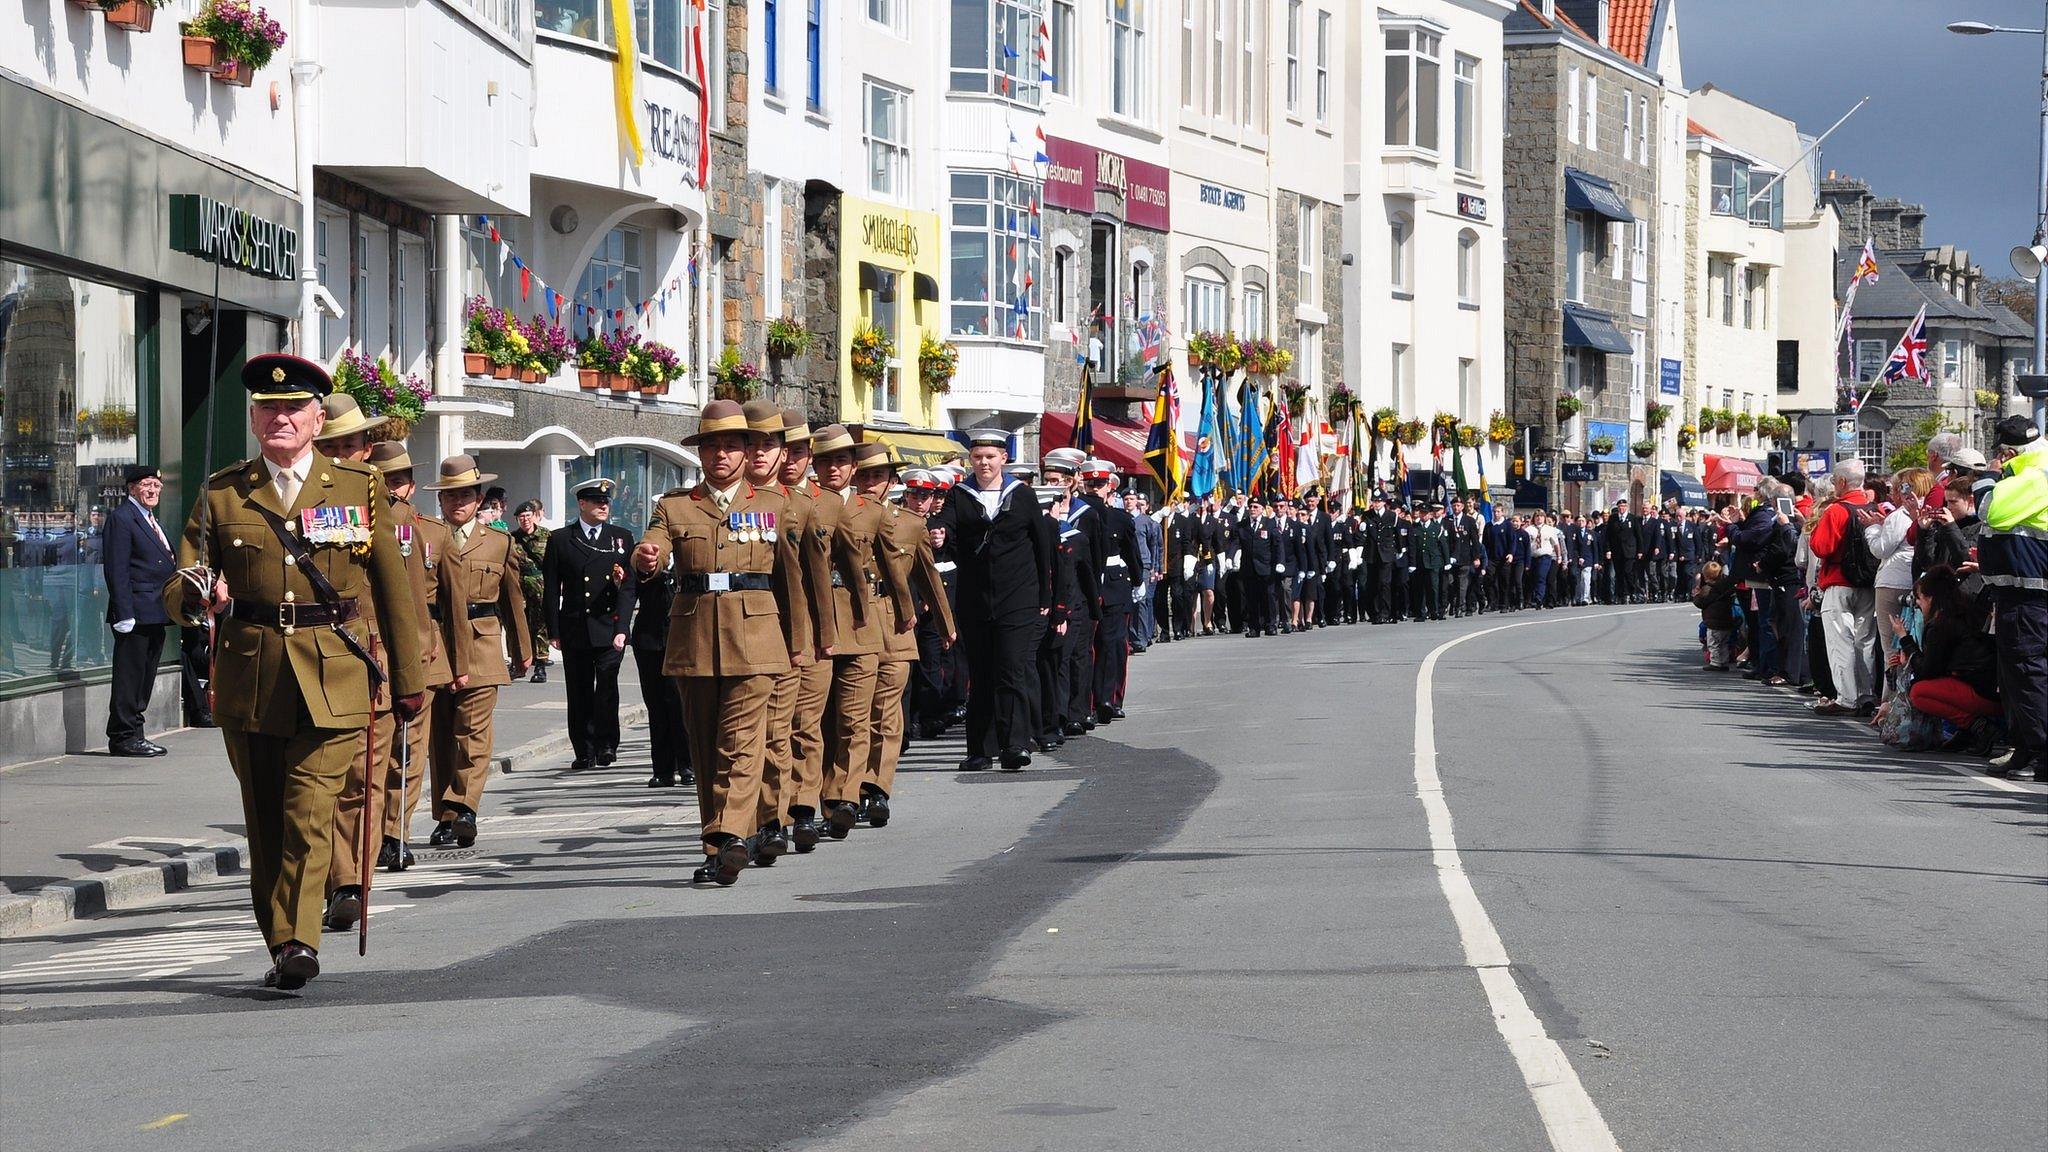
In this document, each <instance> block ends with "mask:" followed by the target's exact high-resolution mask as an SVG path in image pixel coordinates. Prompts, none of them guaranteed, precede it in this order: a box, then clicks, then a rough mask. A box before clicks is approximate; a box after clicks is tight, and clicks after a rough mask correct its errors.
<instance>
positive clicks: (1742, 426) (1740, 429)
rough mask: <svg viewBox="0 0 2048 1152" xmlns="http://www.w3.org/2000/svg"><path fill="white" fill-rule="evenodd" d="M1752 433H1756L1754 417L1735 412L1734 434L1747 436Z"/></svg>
mask: <svg viewBox="0 0 2048 1152" xmlns="http://www.w3.org/2000/svg"><path fill="white" fill-rule="evenodd" d="M1754 431H1756V417H1755V416H1752V415H1750V414H1749V413H1747V412H1737V413H1736V414H1735V434H1736V435H1738V436H1747V435H1749V434H1750V433H1752V432H1754Z"/></svg>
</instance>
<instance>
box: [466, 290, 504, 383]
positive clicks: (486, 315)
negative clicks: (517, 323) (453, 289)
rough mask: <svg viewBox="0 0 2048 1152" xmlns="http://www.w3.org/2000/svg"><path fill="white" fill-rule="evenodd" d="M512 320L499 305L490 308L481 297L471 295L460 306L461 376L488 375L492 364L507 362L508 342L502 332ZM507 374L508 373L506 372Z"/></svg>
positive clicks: (486, 301) (488, 303)
mask: <svg viewBox="0 0 2048 1152" xmlns="http://www.w3.org/2000/svg"><path fill="white" fill-rule="evenodd" d="M513 324H514V321H513V319H512V317H510V316H508V315H506V313H505V310H504V309H502V308H494V307H492V306H491V302H490V301H489V300H486V299H484V298H483V297H482V296H471V297H470V298H469V299H468V300H467V301H466V302H464V304H463V305H462V372H463V375H465V376H490V375H493V374H494V373H493V372H492V365H494V364H497V363H499V362H500V361H504V362H506V363H510V361H511V352H510V345H509V343H508V341H507V340H506V339H505V334H506V333H507V332H509V331H511V329H512V327H513ZM508 374H509V373H508Z"/></svg>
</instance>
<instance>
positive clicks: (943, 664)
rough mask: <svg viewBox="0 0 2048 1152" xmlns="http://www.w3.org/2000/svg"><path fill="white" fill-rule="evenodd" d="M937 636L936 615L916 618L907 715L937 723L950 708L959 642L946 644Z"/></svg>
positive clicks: (954, 687)
mask: <svg viewBox="0 0 2048 1152" xmlns="http://www.w3.org/2000/svg"><path fill="white" fill-rule="evenodd" d="M945 639H946V638H945V637H944V636H941V635H939V625H938V617H937V616H936V615H935V614H934V613H931V612H926V613H924V614H923V615H922V616H919V617H918V621H917V666H916V667H915V668H913V669H912V670H911V674H910V715H911V717H912V718H913V719H915V720H917V721H920V722H929V723H934V724H936V723H940V722H942V721H944V720H945V718H946V714H947V713H948V712H950V711H952V710H953V704H954V691H955V689H956V688H957V687H958V686H957V685H956V684H955V683H954V680H955V679H956V677H955V675H954V671H955V666H956V665H957V663H958V661H959V652H958V649H959V645H958V644H955V645H953V646H952V647H950V648H949V647H947V646H946V644H945Z"/></svg>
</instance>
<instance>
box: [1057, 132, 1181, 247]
mask: <svg viewBox="0 0 2048 1152" xmlns="http://www.w3.org/2000/svg"><path fill="white" fill-rule="evenodd" d="M1045 152H1046V155H1047V156H1048V157H1050V158H1051V163H1049V164H1047V165H1046V167H1045V202H1046V203H1047V204H1050V205H1051V206H1053V207H1054V208H1065V209H1068V210H1070V211H1074V212H1094V211H1096V210H1097V208H1098V205H1097V203H1096V194H1097V193H1098V192H1101V193H1107V194H1109V195H1110V196H1113V197H1115V198H1116V200H1117V201H1118V202H1119V203H1120V204H1121V206H1122V208H1121V212H1120V213H1119V214H1120V215H1121V216H1122V217H1123V219H1124V221H1125V222H1126V223H1130V224H1135V225H1137V226H1138V227H1140V228H1151V229H1154V230H1156V231H1160V232H1166V231H1170V230H1171V229H1172V213H1171V211H1170V210H1169V208H1168V205H1167V187H1168V185H1169V183H1170V182H1171V179H1172V178H1171V176H1170V175H1169V174H1168V173H1167V170H1166V169H1165V168H1164V167H1162V166H1161V165H1158V164H1149V163H1146V162H1145V161H1143V160H1133V159H1131V158H1130V157H1128V156H1124V155H1122V154H1120V153H1116V152H1111V151H1109V150H1107V149H1104V148H1096V147H1094V146H1092V145H1088V144H1082V143H1079V142H1077V141H1073V140H1063V139H1060V138H1059V137H1057V136H1050V137H1047V138H1046V141H1045Z"/></svg>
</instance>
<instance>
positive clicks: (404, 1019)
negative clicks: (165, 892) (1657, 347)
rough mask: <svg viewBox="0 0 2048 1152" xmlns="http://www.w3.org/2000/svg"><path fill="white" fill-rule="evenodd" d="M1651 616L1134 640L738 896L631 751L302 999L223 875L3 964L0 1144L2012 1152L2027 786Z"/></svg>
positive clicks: (2037, 966) (2026, 1085)
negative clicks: (1118, 687) (1996, 777)
mask: <svg viewBox="0 0 2048 1152" xmlns="http://www.w3.org/2000/svg"><path fill="white" fill-rule="evenodd" d="M1693 623H1694V617H1693V614H1692V613H1690V612H1688V611H1686V610H1683V609H1654V610H1649V611H1638V612H1634V613H1630V614H1616V613H1612V612H1599V611H1594V612H1566V613H1556V614H1546V615H1542V616H1537V615H1533V614H1522V615H1518V616H1513V617H1508V618H1506V619H1505V620H1503V619H1499V618H1494V617H1487V618H1483V619H1481V620H1477V621H1463V622H1454V623H1448V624H1435V625H1409V626H1403V627H1399V628H1384V629H1370V628H1362V627H1361V628H1342V629H1329V630H1323V631H1318V632H1316V633H1314V634H1312V635H1309V636H1304V637H1299V638H1291V639H1277V640H1261V641H1258V642H1256V643H1247V642H1245V641H1243V640H1241V639H1237V638H1219V639H1211V640H1202V641H1197V642H1194V643H1188V644H1176V645H1171V646H1166V647H1160V648H1156V649H1154V650H1153V651H1152V652H1151V653H1148V654H1147V655H1145V656H1143V657H1141V658H1139V659H1138V660H1136V661H1134V663H1133V673H1132V675H1133V682H1132V691H1131V696H1132V706H1131V716H1130V718H1129V719H1128V720H1125V721H1123V722H1121V723H1118V724H1115V725H1112V726H1110V727H1109V728H1107V729H1104V730H1103V731H1102V732H1101V734H1100V735H1099V736H1098V737H1095V738H1089V739H1086V740H1081V741H1075V742H1071V743H1070V744H1069V745H1068V747H1067V749H1065V750H1064V751H1063V752H1062V753H1061V754H1060V755H1058V756H1055V757H1051V758H1041V759H1040V763H1039V766H1037V767H1034V769H1032V770H1031V771H1029V772H1026V773H1023V774H1021V775H1016V776H1008V775H997V774H984V775H977V776H960V775H957V774H955V773H953V772H952V771H951V762H952V759H953V758H954V757H955V756H956V755H957V752H956V749H955V746H953V745H950V744H940V745H935V746H932V747H929V748H920V749H916V750H914V751H913V754H912V756H911V757H910V760H909V761H908V762H907V763H906V768H907V769H908V771H907V772H906V775H905V776H904V778H903V780H902V781H901V786H900V788H899V792H900V802H899V804H898V806H897V818H896V820H895V821H894V822H892V824H891V825H890V827H889V828H887V829H886V830H880V831H872V830H867V829H863V830H861V831H858V832H856V833H855V834H854V836H853V838H852V839H851V840H849V841H847V842H844V843H837V844H832V843H828V844H826V845H824V846H822V847H821V848H820V849H819V850H818V852H817V853H816V854H815V855H813V856H808V857H791V858H786V859H785V861H784V862H783V863H781V864H779V865H777V866H776V867H775V868H773V869H770V870H750V871H749V872H748V873H747V874H746V875H745V877H744V878H743V879H742V880H741V882H740V884H739V885H738V886H737V887H735V888H733V889H729V890H713V891H703V890H693V889H692V888H690V886H689V885H688V883H687V873H688V868H689V867H690V865H691V864H692V863H693V860H692V856H693V854H694V850H693V837H694V830H695V829H694V824H695V816H694V812H693V811H692V809H691V808H690V806H689V805H687V804H686V803H684V801H685V800H686V797H684V796H682V795H681V794H678V793H674V792H664V791H651V790H648V789H645V788H643V787H641V786H640V784H641V780H642V779H643V777H644V770H636V769H635V768H634V767H633V757H632V755H631V749H630V748H629V753H628V756H627V759H626V761H624V762H623V763H622V764H621V765H620V766H619V767H617V768H615V769H612V770H610V771H607V772H600V773H594V774H590V775H588V776H586V777H582V778H571V777H569V776H568V775H567V774H566V773H563V772H543V773H537V774H518V775H514V776H512V777H509V778H500V779H498V780H496V781H494V783H493V786H492V792H491V794H490V796H489V797H488V799H487V806H486V811H485V817H484V823H483V837H482V839H481V840H480V841H479V842H478V844H477V846H476V848H475V849H473V850H471V851H469V852H462V853H457V852H448V853H431V854H423V857H424V859H423V863H422V866H421V867H419V868H416V869H415V870H413V871H412V872H410V873H407V874H406V875H405V876H404V877H403V878H395V880H394V882H393V883H392V884H390V885H389V886H388V887H386V888H385V889H383V890H381V891H380V893H379V897H378V899H379V901H380V907H381V909H382V911H381V912H380V913H379V914H378V916H377V918H376V919H375V920H374V929H373V932H372V949H371V954H370V956H369V957H368V958H367V959H358V958H356V956H355V955H354V948H353V947H352V946H351V945H352V943H353V941H352V940H349V941H330V942H329V944H328V946H327V947H326V948H325V949H324V950H323V962H324V964H325V967H326V974H324V975H323V976H322V977H321V978H320V979H319V980H317V981H315V982H314V983H313V985H312V986H311V987H310V988H309V989H308V990H307V992H306V994H304V995H302V996H285V995H280V994H277V993H271V992H265V991H264V990H262V989H261V988H259V987H257V986H256V977H257V976H258V975H260V972H261V970H262V968H263V966H264V964H263V958H262V955H261V944H260V941H259V940H258V939H257V937H256V936H255V933H254V931H253V928H252V927H251V925H250V923H249V920H248V913H247V909H246V893H245V891H244V890H243V889H242V888H241V887H240V885H239V884H236V883H234V882H232V881H228V882H223V883H221V884H217V885H213V886H209V887H201V888H197V889H194V890H191V891H188V892H184V893H180V894H178V895H177V896H175V897H172V898H169V899H167V900H166V901H165V902H164V903H162V904H161V905H157V906H152V907H150V908H146V909H140V910H135V911H130V912H125V913H120V914H116V915H112V916H107V917H101V918H99V919H95V920H90V921H85V922H81V923H78V924H75V925H70V926H68V927H67V928H65V929H64V930H61V931H55V932H50V933H47V934H44V935H41V936H36V937H30V938H25V939H18V940H10V941H6V942H4V943H0V1009H4V1011H0V1148H4V1149H7V1150H8V1152H13V1150H14V1149H37V1150H50V1152H57V1150H63V1149H74V1148H75V1149H125V1148H152V1149H192V1148H208V1149H212V1148H230V1147H232V1148H242V1147H259V1146H262V1147H269V1146H282V1147H320V1148H330V1149H338V1148H364V1149H407V1148H420V1149H426V1148H433V1149H479V1150H482V1149H491V1150H506V1149H582V1148H592V1149H604V1150H605V1152H624V1150H628V1149H641V1148H646V1149H655V1148H660V1149H698V1148H704V1149H752V1148H780V1147H800V1148H813V1149H830V1150H832V1152H850V1150H868V1149H875V1150H882V1149H890V1150H894V1149H923V1148H945V1149H947V1150H948V1152H976V1150H984V1149H985V1150H988V1152H996V1150H1003V1152H1011V1150H1018V1149H1036V1148H1044V1149H1088V1150H1090V1152H1093V1150H1095V1149H1102V1148H1110V1149H1126V1148H1129V1149H1189V1148H1200V1149H1208V1148H1217V1149H1223V1148H1239V1147H1287V1148H1297V1147H1298V1148H1316V1149H1323V1148H1339V1147H1344V1148H1367V1149H1401V1150H1404V1152H1405V1150H1410V1149H1418V1150H1419V1149H1446V1150H1452V1149H1455V1150H1464V1152H1470V1150H1478V1149H1484V1150H1488V1152H1491V1150H1518V1149H1542V1148H1546V1147H1554V1148H1559V1149H1569V1150H1571V1152H1578V1150H1581V1149H1599V1148H1608V1147H1620V1148H1626V1149H1631V1150H1639V1149H1688V1150H1690V1149H1722V1148H1726V1149H1777V1148H1785V1149H1802V1150H1805V1149H1845V1150H1846V1149H1854V1150H1857V1152H1865V1150H1879V1149H1900V1150H1906V1149H1911V1150H1914V1152H1925V1150H1930V1149H1962V1148H1968V1149H1972V1150H1977V1152H1983V1150H1994V1149H2034V1148H2038V1147H2040V1143H2041V1134H2042V1133H2043V1132H2044V1131H2048V790H2044V789H2042V788H2039V787H2036V786H2034V785H2030V784H2020V785H2013V784H2009V783H2004V782H1994V781H1990V780H1987V779H1984V778H1982V777H1976V776H1972V775H1967V774H1964V772H1959V771H1957V770H1956V769H1957V768H1962V767H1963V764H1962V762H1961V761H1943V760H1940V759H1938V758H1928V757H1915V758H1910V759H1902V758H1898V757H1894V756H1890V755H1887V754H1886V753H1884V752H1883V750H1881V749H1880V748H1879V747H1878V746H1877V745H1876V744H1875V742H1874V741H1873V740H1871V739H1870V738H1869V737H1868V736H1867V735H1866V734H1864V733H1862V732H1859V731H1857V730H1856V729H1855V728H1854V727H1853V726H1851V725H1849V724H1847V723H1844V722H1841V721H1831V720H1821V719H1815V718H1811V717H1808V716H1806V715H1804V714H1802V713H1801V712H1800V711H1799V710H1798V709H1797V707H1796V705H1795V703H1794V700H1795V699H1796V698H1794V697H1790V696H1788V695H1786V694H1783V693H1781V692H1777V691H1773V690H1768V689H1762V688H1758V687H1755V686H1753V685H1750V684H1746V683H1743V682H1740V681H1732V682H1731V680H1730V679H1729V678H1727V677H1719V676H1711V675H1709V674H1705V673H1702V672H1699V671H1697V670H1696V667H1695V666H1696V664H1697V656H1696V653H1695V651H1694V649H1693V647H1692V645H1691V643H1690V640H1691V633H1692V628H1693ZM1503 624H1506V625H1510V627H1506V628H1504V629H1503V628H1501V625H1503ZM1495 629H1500V630H1495ZM1419 681H1420V688H1421V691H1420V693H1418V682H1419ZM1418 715H1420V716H1421V718H1422V720H1423V721H1424V722H1423V723H1422V724H1421V725H1420V729H1421V730H1420V732H1418ZM1965 771H1966V769H1965ZM228 815H230V816H231V815H232V814H228Z"/></svg>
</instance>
